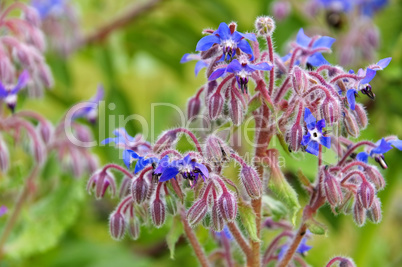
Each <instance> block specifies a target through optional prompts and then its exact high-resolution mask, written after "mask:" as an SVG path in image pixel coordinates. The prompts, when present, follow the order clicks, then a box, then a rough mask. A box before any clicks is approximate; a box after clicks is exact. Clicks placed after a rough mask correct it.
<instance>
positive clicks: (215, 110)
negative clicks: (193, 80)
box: [208, 92, 224, 120]
mask: <svg viewBox="0 0 402 267" xmlns="http://www.w3.org/2000/svg"><path fill="white" fill-rule="evenodd" d="M223 103H224V99H223V97H222V95H221V94H220V93H219V92H215V93H214V94H212V95H211V97H210V98H209V101H208V112H209V118H210V119H211V120H216V119H217V118H218V117H219V116H220V115H221V113H222V109H223Z"/></svg>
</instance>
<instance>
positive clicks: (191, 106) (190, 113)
mask: <svg viewBox="0 0 402 267" xmlns="http://www.w3.org/2000/svg"><path fill="white" fill-rule="evenodd" d="M200 109H201V101H200V98H199V97H197V96H195V97H192V98H190V100H189V101H188V103H187V117H188V119H189V120H191V119H193V118H194V117H196V116H197V115H198V114H199V113H200Z"/></svg>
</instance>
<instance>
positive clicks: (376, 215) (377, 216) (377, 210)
mask: <svg viewBox="0 0 402 267" xmlns="http://www.w3.org/2000/svg"><path fill="white" fill-rule="evenodd" d="M367 218H368V219H369V220H370V221H372V222H373V223H379V222H381V219H382V214H381V202H380V200H379V199H378V197H374V200H373V204H372V205H371V208H370V209H369V210H367Z"/></svg>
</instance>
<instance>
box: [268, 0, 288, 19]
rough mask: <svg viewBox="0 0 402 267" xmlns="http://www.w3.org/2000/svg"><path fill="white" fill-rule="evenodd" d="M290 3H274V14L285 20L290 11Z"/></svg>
mask: <svg viewBox="0 0 402 267" xmlns="http://www.w3.org/2000/svg"><path fill="white" fill-rule="evenodd" d="M290 8H291V6H290V3H288V2H287V1H275V2H274V3H273V4H272V14H274V17H275V18H276V19H277V20H284V19H286V18H287V17H288V15H289V13H290Z"/></svg>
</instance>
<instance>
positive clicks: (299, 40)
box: [296, 28, 311, 47]
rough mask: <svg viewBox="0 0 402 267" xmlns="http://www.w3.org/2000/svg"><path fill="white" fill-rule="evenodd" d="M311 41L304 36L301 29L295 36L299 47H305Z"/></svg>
mask: <svg viewBox="0 0 402 267" xmlns="http://www.w3.org/2000/svg"><path fill="white" fill-rule="evenodd" d="M310 41H311V38H310V37H308V36H307V35H305V34H304V30H303V28H301V29H300V30H299V32H298V33H297V36H296V43H298V44H299V45H301V46H304V47H307V46H308V45H309V43H310Z"/></svg>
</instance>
